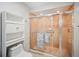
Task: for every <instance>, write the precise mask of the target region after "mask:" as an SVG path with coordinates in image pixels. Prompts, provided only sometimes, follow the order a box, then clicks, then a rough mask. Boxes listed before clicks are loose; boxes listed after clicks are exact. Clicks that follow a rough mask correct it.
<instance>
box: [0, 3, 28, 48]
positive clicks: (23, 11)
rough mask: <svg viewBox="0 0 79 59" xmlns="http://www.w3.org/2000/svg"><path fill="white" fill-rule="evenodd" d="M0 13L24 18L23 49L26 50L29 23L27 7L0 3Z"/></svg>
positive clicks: (21, 4)
mask: <svg viewBox="0 0 79 59" xmlns="http://www.w3.org/2000/svg"><path fill="white" fill-rule="evenodd" d="M1 11H7V12H10V13H12V14H15V15H17V16H21V17H24V18H25V19H26V20H27V22H25V34H26V36H25V42H24V47H25V49H28V47H29V44H28V41H29V32H28V31H29V23H28V12H29V8H28V7H27V5H24V4H23V3H21V2H0V12H1Z"/></svg>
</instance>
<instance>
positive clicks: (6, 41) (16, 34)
mask: <svg viewBox="0 0 79 59" xmlns="http://www.w3.org/2000/svg"><path fill="white" fill-rule="evenodd" d="M0 20H1V23H2V24H1V27H2V29H1V31H2V34H1V35H2V38H1V39H0V40H1V42H2V43H1V46H2V49H1V50H2V56H3V57H6V56H7V55H6V54H7V48H8V47H9V46H12V45H15V44H17V43H20V42H23V41H24V18H22V17H20V16H16V15H14V14H11V13H8V12H1V19H0Z"/></svg>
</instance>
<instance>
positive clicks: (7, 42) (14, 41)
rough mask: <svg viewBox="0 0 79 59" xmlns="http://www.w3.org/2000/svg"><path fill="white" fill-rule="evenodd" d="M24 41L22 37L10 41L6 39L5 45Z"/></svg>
mask: <svg viewBox="0 0 79 59" xmlns="http://www.w3.org/2000/svg"><path fill="white" fill-rule="evenodd" d="M21 41H24V38H17V39H13V40H10V41H6V47H8V46H11V45H13V44H16V43H18V42H21Z"/></svg>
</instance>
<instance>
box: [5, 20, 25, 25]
mask: <svg viewBox="0 0 79 59" xmlns="http://www.w3.org/2000/svg"><path fill="white" fill-rule="evenodd" d="M5 22H6V23H9V24H19V25H24V22H14V21H10V20H5Z"/></svg>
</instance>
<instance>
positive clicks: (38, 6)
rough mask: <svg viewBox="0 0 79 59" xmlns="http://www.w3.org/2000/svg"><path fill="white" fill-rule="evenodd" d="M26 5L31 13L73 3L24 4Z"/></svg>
mask: <svg viewBox="0 0 79 59" xmlns="http://www.w3.org/2000/svg"><path fill="white" fill-rule="evenodd" d="M24 4H25V5H27V6H28V7H29V8H30V10H31V11H40V10H45V9H51V8H58V7H63V6H66V5H71V4H73V2H24Z"/></svg>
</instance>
